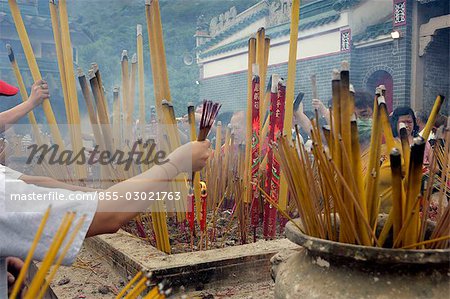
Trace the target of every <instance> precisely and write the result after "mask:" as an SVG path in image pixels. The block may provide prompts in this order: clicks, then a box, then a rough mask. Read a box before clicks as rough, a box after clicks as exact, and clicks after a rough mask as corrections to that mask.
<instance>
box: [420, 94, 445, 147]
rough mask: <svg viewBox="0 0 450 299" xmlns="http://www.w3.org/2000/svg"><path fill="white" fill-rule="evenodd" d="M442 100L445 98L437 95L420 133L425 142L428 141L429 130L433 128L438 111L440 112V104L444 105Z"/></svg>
mask: <svg viewBox="0 0 450 299" xmlns="http://www.w3.org/2000/svg"><path fill="white" fill-rule="evenodd" d="M444 99H445V97H444V96H442V95H438V96H437V97H436V101H435V102H434V105H433V109H432V110H431V113H430V116H429V117H428V121H427V123H426V125H425V128H424V129H423V132H422V138H423V139H425V140H428V137H430V133H431V129H432V128H433V126H434V123H435V121H436V118H437V116H438V114H439V110H441V107H442V104H443V103H444Z"/></svg>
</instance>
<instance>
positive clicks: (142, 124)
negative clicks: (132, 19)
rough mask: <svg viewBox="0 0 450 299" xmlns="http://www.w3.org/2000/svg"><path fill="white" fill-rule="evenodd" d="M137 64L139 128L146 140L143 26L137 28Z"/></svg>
mask: <svg viewBox="0 0 450 299" xmlns="http://www.w3.org/2000/svg"><path fill="white" fill-rule="evenodd" d="M136 35H137V37H136V43H137V46H136V48H137V64H138V91H139V126H140V128H141V130H140V131H141V137H142V139H144V138H145V124H146V121H145V86H144V79H145V77H144V76H145V74H144V50H143V49H144V42H143V38H142V25H137V28H136Z"/></svg>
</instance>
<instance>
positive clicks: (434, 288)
mask: <svg viewBox="0 0 450 299" xmlns="http://www.w3.org/2000/svg"><path fill="white" fill-rule="evenodd" d="M297 223H299V222H297ZM286 236H287V238H288V239H289V240H291V241H292V242H294V243H296V244H298V245H300V246H301V247H299V250H298V251H294V252H292V251H291V252H289V253H287V252H281V253H279V254H277V255H275V256H274V257H273V258H272V259H271V262H272V277H273V279H274V280H275V298H308V299H309V298H345V299H348V298H389V299H394V298H395V299H401V298H405V299H406V298H408V299H411V298H427V299H429V298H436V299H444V298H450V250H447V249H446V250H404V249H388V248H377V247H367V246H357V245H351V244H343V243H338V242H333V241H328V240H323V239H318V238H313V237H310V236H307V235H305V234H303V233H302V232H300V230H299V229H298V228H297V227H296V226H295V225H294V224H292V223H288V224H287V225H286Z"/></svg>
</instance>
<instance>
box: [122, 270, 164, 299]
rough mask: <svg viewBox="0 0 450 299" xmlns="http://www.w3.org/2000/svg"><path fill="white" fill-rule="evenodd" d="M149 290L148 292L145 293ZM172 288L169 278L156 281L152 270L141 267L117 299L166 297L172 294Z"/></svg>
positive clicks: (156, 298)
mask: <svg viewBox="0 0 450 299" xmlns="http://www.w3.org/2000/svg"><path fill="white" fill-rule="evenodd" d="M145 292H147V293H145ZM171 293H172V288H171V287H170V283H169V281H168V280H167V279H163V280H162V281H161V282H155V279H154V278H153V277H152V272H150V271H148V270H146V269H141V270H140V271H139V272H138V273H137V274H136V275H135V276H134V277H133V278H131V279H130V282H129V283H128V284H127V285H126V286H125V287H124V288H123V289H122V290H121V291H120V292H119V294H117V296H116V297H115V298H116V299H122V298H124V299H135V298H150V299H164V298H166V297H167V296H170V294H171Z"/></svg>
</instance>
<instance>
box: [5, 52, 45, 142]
mask: <svg viewBox="0 0 450 299" xmlns="http://www.w3.org/2000/svg"><path fill="white" fill-rule="evenodd" d="M6 49H7V51H8V57H9V61H10V62H11V67H12V69H13V71H14V75H15V76H16V80H17V85H18V86H19V91H20V96H21V97H22V101H26V100H28V92H27V89H26V87H25V83H24V82H23V78H22V75H21V74H20V70H19V66H18V65H17V62H16V60H15V57H14V52H13V49H12V48H11V45H9V44H7V45H6ZM28 119H29V121H30V124H31V127H32V129H33V133H34V138H35V139H36V142H37V144H39V145H41V144H42V139H41V133H40V132H39V128H38V127H37V122H36V117H35V116H34V112H33V111H30V112H28Z"/></svg>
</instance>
